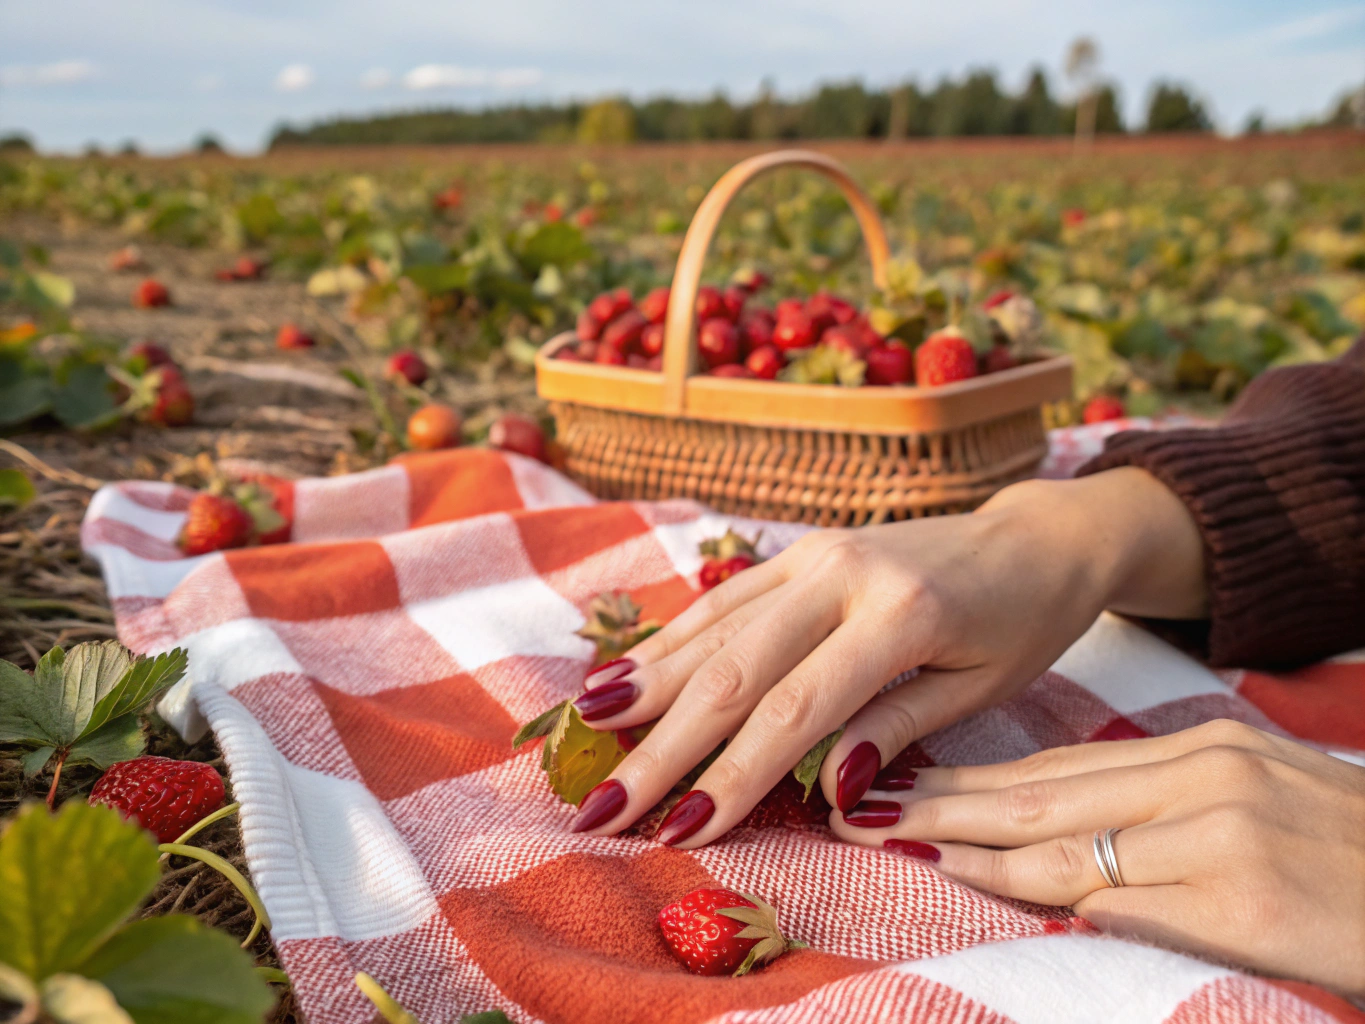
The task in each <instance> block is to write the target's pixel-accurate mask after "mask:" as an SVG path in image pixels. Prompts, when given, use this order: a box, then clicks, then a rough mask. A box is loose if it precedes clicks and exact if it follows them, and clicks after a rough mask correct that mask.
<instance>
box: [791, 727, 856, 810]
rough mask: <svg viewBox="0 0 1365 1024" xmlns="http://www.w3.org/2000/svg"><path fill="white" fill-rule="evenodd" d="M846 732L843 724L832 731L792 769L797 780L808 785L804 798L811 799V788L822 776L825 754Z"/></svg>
mask: <svg viewBox="0 0 1365 1024" xmlns="http://www.w3.org/2000/svg"><path fill="white" fill-rule="evenodd" d="M843 734H844V729H843V726H840V727H839V728H838V729H835V730H834V731H833V732H832V733H830V734H829V735H828V736H826V737H825V738H824V739H822V740H821V741H820V742H819V743H817V744H815V746H813V747H811V748H810V749H809V750H807V751H806V754H805V756H804V757H802V758H801V760H800V761H798V762H797V763H796V767H795V768H793V769H792V774H793V775H795V776H796V781H797V782H799V783H801V785H803V786H805V787H806V792H805V795H804V796H802V797H801V799H802V800H809V799H810V794H811V790H813V789H814V788H815V783H816V782H817V781H819V778H820V766H821V765H822V764H824V763H825V755H826V754H828V753H829V751H830V748H831V747H832V746H834V744H836V743H838V742H839V737H840V736H842V735H843Z"/></svg>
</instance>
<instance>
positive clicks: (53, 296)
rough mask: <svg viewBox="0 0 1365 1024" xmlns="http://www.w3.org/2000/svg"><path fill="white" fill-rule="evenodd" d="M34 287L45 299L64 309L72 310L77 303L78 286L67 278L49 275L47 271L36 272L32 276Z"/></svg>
mask: <svg viewBox="0 0 1365 1024" xmlns="http://www.w3.org/2000/svg"><path fill="white" fill-rule="evenodd" d="M32 278H33V286H34V287H35V288H36V289H37V290H38V292H39V294H40V295H42V297H43V298H44V299H46V300H47V301H48V302H50V303H52V305H54V306H59V307H60V308H62V309H70V308H71V304H72V303H73V302H75V301H76V286H75V285H74V284H72V283H71V279H70V278H67V277H59V276H58V275H56V274H49V273H48V272H47V271H45V270H35V271H34V272H33V274H32Z"/></svg>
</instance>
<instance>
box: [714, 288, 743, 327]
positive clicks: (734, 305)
mask: <svg viewBox="0 0 1365 1024" xmlns="http://www.w3.org/2000/svg"><path fill="white" fill-rule="evenodd" d="M748 298H749V293H748V292H746V291H745V290H744V289H743V288H740V287H737V286H735V285H731V286H730V287H729V288H726V289H725V291H724V292H723V293H722V294H721V297H720V301H721V305H722V306H724V307H725V318H726V319H727V320H729V321H730V322H731V323H732V324H737V323H739V318H740V315H741V314H742V313H743V312H744V303H745V301H746V300H747V299H748Z"/></svg>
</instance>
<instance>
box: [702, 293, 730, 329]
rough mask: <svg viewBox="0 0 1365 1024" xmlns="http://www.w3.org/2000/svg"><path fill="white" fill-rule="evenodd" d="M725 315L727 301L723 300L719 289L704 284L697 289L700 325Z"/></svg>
mask: <svg viewBox="0 0 1365 1024" xmlns="http://www.w3.org/2000/svg"><path fill="white" fill-rule="evenodd" d="M725 315H726V312H725V300H724V299H722V298H721V295H720V292H719V291H718V290H717V289H715V288H712V287H711V286H710V285H709V284H704V285H702V286H701V287H700V288H698V289H697V322H698V323H705V322H706V321H707V320H713V319H715V318H716V317H723V316H725Z"/></svg>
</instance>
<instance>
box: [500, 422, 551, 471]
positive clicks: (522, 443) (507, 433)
mask: <svg viewBox="0 0 1365 1024" xmlns="http://www.w3.org/2000/svg"><path fill="white" fill-rule="evenodd" d="M488 443H489V444H491V445H492V446H493V447H494V448H501V449H502V450H503V451H505V452H516V453H517V454H518V455H525V456H526V457H527V458H528V459H539V460H540V461H541V462H544V461H545V431H543V430H541V429H540V424H539V423H537V422H536V421H535V420H532V419H528V418H527V417H525V416H518V415H517V414H516V413H513V412H509V413H504V414H503V415H502V416H499V417H498V418H497V419H496V420H495V421H494V422H493V425H492V426H491V427H489V428H488Z"/></svg>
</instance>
